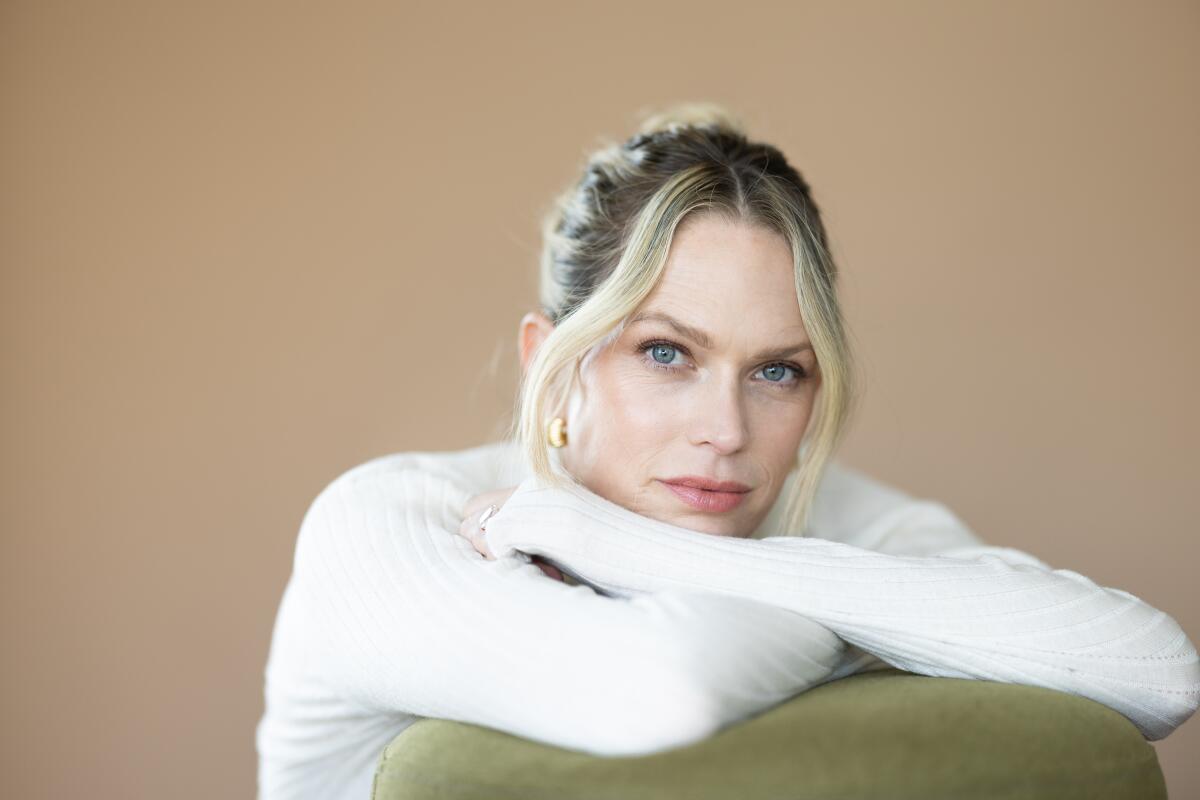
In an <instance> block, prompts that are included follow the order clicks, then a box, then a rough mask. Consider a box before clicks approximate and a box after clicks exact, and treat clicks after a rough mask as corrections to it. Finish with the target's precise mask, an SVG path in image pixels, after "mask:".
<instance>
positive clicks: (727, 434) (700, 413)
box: [689, 376, 750, 455]
mask: <svg viewBox="0 0 1200 800" xmlns="http://www.w3.org/2000/svg"><path fill="white" fill-rule="evenodd" d="M703 383H704V388H702V389H701V390H700V391H699V392H698V393H697V396H696V407H695V409H694V411H693V419H692V423H691V425H690V426H689V431H690V435H689V439H690V441H691V443H692V444H694V445H705V444H707V445H709V446H711V447H712V448H713V449H714V450H716V451H717V452H718V453H720V454H721V455H725V454H728V453H735V452H737V451H738V450H741V449H742V448H743V447H745V446H746V442H747V440H748V439H749V437H750V431H749V428H748V425H747V420H746V411H745V409H744V408H743V401H744V397H743V394H742V390H741V386H739V384H738V381H737V379H736V378H732V379H730V380H721V379H718V378H717V377H715V376H713V377H712V378H711V379H710V380H708V381H704V382H703Z"/></svg>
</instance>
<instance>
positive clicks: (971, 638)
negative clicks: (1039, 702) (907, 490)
mask: <svg viewBox="0 0 1200 800" xmlns="http://www.w3.org/2000/svg"><path fill="white" fill-rule="evenodd" d="M933 511H934V513H933V516H932V517H931V518H930V523H929V524H930V525H931V526H938V525H942V526H944V525H946V524H947V522H948V520H947V518H946V516H945V513H943V512H944V509H943V510H942V511H938V508H937V507H936V504H934V507H933ZM893 515H894V519H895V520H896V524H904V525H907V526H910V528H915V529H919V528H920V525H921V522H920V516H919V515H914V514H913V513H906V512H905V510H904V509H903V508H902V507H901V508H897V509H896V510H895V511H894V512H893ZM877 524H880V525H886V524H887V521H886V519H881V520H880V521H879V522H878V523H877ZM886 533H887V532H886V531H881V532H880V534H881V535H883V536H884V537H885V538H886ZM488 542H489V545H490V547H491V549H492V551H493V552H494V553H495V554H496V555H498V556H505V555H511V554H512V553H514V552H522V553H525V554H529V555H533V554H537V555H541V556H543V557H544V558H545V559H546V560H548V561H549V562H551V563H554V564H559V565H563V566H565V567H567V568H569V569H571V570H573V571H574V572H575V573H577V574H578V575H580V576H581V577H582V578H583V579H585V580H587V581H589V582H591V583H594V584H596V585H598V586H602V587H605V588H606V589H607V590H609V591H612V592H616V593H624V594H626V595H628V596H630V597H636V596H638V595H639V594H641V593H645V592H661V591H664V590H678V589H695V590H710V591H715V592H718V593H722V594H727V595H730V596H734V597H740V598H746V599H751V600H756V601H759V602H762V603H768V604H772V605H776V606H779V607H781V608H786V609H790V610H792V611H795V612H797V613H800V614H803V615H805V616H807V617H809V618H810V619H812V620H814V621H816V622H819V623H821V624H822V625H824V626H826V627H827V628H829V629H830V630H832V631H833V632H834V633H836V634H837V635H838V636H839V637H841V638H842V639H844V640H845V641H846V642H849V643H851V644H853V645H855V646H856V647H859V648H861V649H862V650H864V651H867V652H870V653H873V654H874V655H876V656H878V657H879V658H880V659H882V660H883V661H885V662H887V663H889V664H891V665H893V666H896V667H898V668H900V669H904V670H907V671H910V672H915V673H920V674H924V675H934V676H947V677H957V678H974V679H982V680H992V681H1000V682H1007V683H1021V684H1028V685H1034V686H1043V687H1046V688H1050V689H1055V690H1059V691H1063V692H1069V693H1072V694H1077V695H1081V696H1084V697H1087V698H1090V699H1092V700H1095V701H1097V702H1100V703H1102V704H1104V705H1107V706H1109V707H1111V708H1113V709H1115V710H1117V711H1119V712H1120V713H1122V714H1123V715H1125V716H1126V717H1127V718H1129V719H1130V720H1131V721H1132V722H1133V723H1134V724H1135V725H1137V727H1138V728H1139V730H1141V731H1142V734H1143V735H1144V737H1145V738H1146V739H1149V740H1157V739H1162V738H1163V737H1165V736H1167V735H1168V734H1169V733H1170V732H1171V731H1173V730H1175V728H1177V727H1178V726H1179V725H1181V724H1182V723H1183V722H1184V721H1185V720H1187V719H1188V718H1189V717H1190V716H1191V715H1192V714H1193V713H1195V711H1196V708H1197V703H1198V701H1200V663H1198V662H1197V654H1196V648H1195V646H1194V645H1193V643H1192V642H1191V641H1190V640H1189V639H1188V637H1187V636H1186V635H1185V634H1184V632H1183V630H1182V629H1181V628H1180V626H1179V624H1178V623H1177V622H1176V621H1175V620H1174V619H1173V618H1172V617H1170V616H1169V615H1167V614H1166V613H1164V612H1163V611H1160V610H1158V609H1156V608H1154V607H1152V606H1150V605H1149V604H1147V603H1146V602H1144V601H1142V600H1141V599H1139V598H1137V597H1135V596H1134V595H1132V594H1130V593H1128V592H1125V591H1121V590H1119V589H1112V588H1107V587H1103V586H1099V585H1097V584H1096V583H1094V582H1093V581H1091V580H1089V579H1088V578H1086V577H1084V576H1083V575H1080V574H1079V573H1076V572H1073V571H1071V570H1067V569H1050V568H1049V567H1048V566H1047V565H1045V564H1044V563H1043V562H1041V561H1039V560H1038V559H1036V558H1034V557H1033V556H1031V555H1029V554H1026V553H1022V552H1021V551H1018V550H1015V549H1012V548H1004V547H987V546H983V545H969V544H966V545H961V546H958V547H956V548H955V549H949V550H946V551H945V553H947V554H943V555H924V556H912V555H894V554H885V553H882V552H876V551H873V550H867V549H864V548H860V547H855V546H851V545H848V544H845V543H842V542H834V541H827V540H823V539H819V538H809V537H795V536H771V537H766V538H763V539H757V540H756V539H740V538H733V537H720V536H714V535H711V534H707V533H702V532H698V531H693V530H690V529H687V528H682V527H679V526H675V525H670V524H667V523H664V522H661V521H658V520H654V519H650V518H648V517H645V516H643V515H641V514H638V513H635V512H633V511H630V510H628V509H626V508H624V507H623V506H620V505H617V504H615V503H612V502H610V501H608V500H607V499H605V498H603V497H600V496H599V495H597V494H595V493H593V492H591V491H589V490H587V489H586V488H584V487H581V486H577V485H576V486H569V487H564V488H559V487H552V486H548V485H545V484H543V482H541V481H540V480H539V479H538V478H537V477H536V476H534V477H530V478H528V479H527V480H525V481H523V482H522V483H521V484H520V485H519V486H518V487H517V489H516V491H515V492H514V493H513V494H512V496H511V497H509V498H508V500H507V501H506V502H505V503H504V505H503V507H502V508H501V509H500V512H499V513H498V514H496V515H495V516H494V517H492V519H491V521H489V523H488Z"/></svg>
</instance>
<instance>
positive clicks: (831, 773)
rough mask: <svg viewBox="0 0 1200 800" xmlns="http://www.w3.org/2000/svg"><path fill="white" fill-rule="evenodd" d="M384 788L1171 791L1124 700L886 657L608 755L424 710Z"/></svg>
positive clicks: (545, 794)
mask: <svg viewBox="0 0 1200 800" xmlns="http://www.w3.org/2000/svg"><path fill="white" fill-rule="evenodd" d="M372 796H373V800H427V799H428V800H432V799H433V798H438V800H482V799H483V798H488V800H497V799H498V798H514V799H515V798H521V799H522V800H549V799H550V798H555V800H558V799H560V798H588V800H610V799H611V800H643V799H644V800H651V798H653V799H654V800H663V799H664V798H688V799H689V800H708V799H709V798H711V799H712V800H731V799H732V798H736V799H737V800H768V798H769V799H770V800H782V798H787V799H788V800H809V799H810V798H811V800H850V799H851V798H855V799H858V798H863V799H864V800H865V799H866V798H871V799H872V800H908V799H909V798H911V799H912V800H937V799H938V798H947V799H949V798H953V800H968V799H969V798H989V800H1001V799H1003V800H1018V798H1020V799H1022V800H1023V799H1024V798H1029V799H1030V800H1033V799H1034V798H1037V799H1038V800H1040V799H1041V798H1045V799H1046V800H1072V798H1079V800H1084V798H1086V800H1117V798H1129V799H1130V800H1132V799H1133V798H1137V800H1155V798H1166V796H1167V792H1166V786H1165V783H1164V781H1163V775H1162V770H1161V769H1160V767H1159V764H1158V758H1157V755H1156V753H1155V751H1154V747H1153V745H1151V744H1150V743H1149V742H1147V741H1146V740H1145V739H1144V738H1143V737H1142V735H1141V733H1140V732H1139V731H1138V729H1137V728H1136V727H1135V726H1134V725H1133V723H1132V722H1130V721H1129V720H1128V719H1126V718H1125V717H1124V716H1122V715H1121V714H1119V713H1117V712H1116V711H1113V710H1112V709H1110V708H1108V707H1106V706H1104V705H1101V704H1100V703H1097V702H1095V701H1092V700H1088V699H1087V698H1083V697H1079V696H1076V695H1071V694H1066V693H1063V692H1056V691H1052V690H1049V689H1043V688H1039V687H1033V686H1023V685H1017V684H1007V683H996V682H992V681H975V680H964V679H958V678H936V677H930V676H925V675H914V674H912V673H908V672H903V671H901V670H898V669H890V668H889V669H879V670H874V671H869V672H862V673H859V674H857V675H851V676H849V677H847V678H842V679H840V680H836V681H831V682H830V683H826V684H822V685H821V686H817V687H815V688H813V689H811V690H809V691H807V692H803V693H801V694H799V695H797V696H795V697H793V698H791V699H790V700H788V701H786V702H784V703H781V704H780V705H778V706H776V707H775V708H773V709H770V710H768V711H766V712H764V713H762V714H759V715H758V716H755V717H753V718H751V719H748V720H745V721H744V722H742V723H739V724H737V725H733V726H730V727H728V728H726V729H725V730H723V731H720V732H719V733H717V734H716V735H715V736H712V737H710V738H708V739H705V740H703V741H701V742H697V743H695V744H692V745H689V746H686V747H680V748H676V749H674V750H667V751H663V752H660V753H655V754H652V755H648V756H641V757H636V758H602V757H598V756H592V755H588V754H585V753H579V752H576V751H572V750H565V749H562V748H556V747H551V746H547V745H544V744H540V743H537V742H532V741H529V740H527V739H523V738H521V737H516V736H512V735H509V734H506V733H502V732H500V731H496V730H493V729H490V728H483V727H479V726H475V725H467V724H464V723H459V722H450V721H447V720H438V719H425V720H421V721H419V722H417V723H416V724H415V725H412V726H411V727H409V728H408V729H407V730H405V731H404V732H403V733H401V734H400V735H399V736H397V737H396V738H395V739H394V740H393V741H392V742H391V744H389V745H388V747H387V748H386V749H385V751H384V753H383V754H382V757H381V759H380V763H379V767H378V770H377V772H376V776H375V785H374V792H373V795H372Z"/></svg>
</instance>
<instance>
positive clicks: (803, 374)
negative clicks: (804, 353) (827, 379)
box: [637, 339, 808, 389]
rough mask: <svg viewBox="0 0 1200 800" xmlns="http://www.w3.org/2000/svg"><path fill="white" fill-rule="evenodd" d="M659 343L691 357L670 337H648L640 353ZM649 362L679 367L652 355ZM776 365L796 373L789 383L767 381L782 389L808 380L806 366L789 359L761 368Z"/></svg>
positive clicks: (671, 369) (659, 366)
mask: <svg viewBox="0 0 1200 800" xmlns="http://www.w3.org/2000/svg"><path fill="white" fill-rule="evenodd" d="M659 345H662V346H664V347H670V348H671V349H673V350H678V351H679V352H681V353H683V354H684V355H685V356H688V357H689V358H690V357H691V353H689V352H688V351H687V348H686V347H684V346H683V345H681V344H676V343H675V342H672V341H671V340H669V339H647V340H646V341H644V342H642V343H641V344H639V345H638V346H637V352H638V353H639V354H644V353H645V352H646V350H648V349H649V348H651V347H657V346H659ZM647 363H648V365H649V366H651V367H653V368H654V369H661V370H665V371H667V372H676V371H677V370H678V369H679V367H675V366H671V365H669V364H660V363H658V362H657V361H655V360H654V358H653V357H650V358H649V359H648V361H647ZM775 366H780V367H787V368H788V369H790V370H792V371H793V372H795V373H796V380H795V381H793V382H791V383H788V382H787V381H766V382H767V383H769V384H772V385H773V386H776V387H778V388H781V389H789V388H795V387H797V386H799V385H800V384H801V383H803V382H804V381H806V380H808V372H807V371H806V370H805V369H804V367H801V366H800V365H799V364H792V363H790V362H788V361H773V362H771V363H770V364H763V366H762V367H761V368H760V369H766V368H767V367H775Z"/></svg>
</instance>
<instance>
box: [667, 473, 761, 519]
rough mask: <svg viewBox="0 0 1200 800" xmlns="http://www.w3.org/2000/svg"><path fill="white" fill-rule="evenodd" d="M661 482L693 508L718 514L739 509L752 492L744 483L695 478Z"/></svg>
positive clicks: (689, 477) (672, 479) (671, 479)
mask: <svg viewBox="0 0 1200 800" xmlns="http://www.w3.org/2000/svg"><path fill="white" fill-rule="evenodd" d="M659 482H660V483H661V484H662V485H663V486H665V487H667V488H668V489H670V490H671V492H672V493H673V494H674V495H675V496H676V497H677V498H679V499H680V500H682V501H683V502H685V503H687V504H688V505H689V506H691V507H692V508H696V509H699V510H700V511H709V512H712V513H718V514H719V513H721V512H725V511H731V510H733V509H734V508H737V507H738V506H739V505H741V503H742V501H743V500H745V499H746V495H747V494H748V493H749V492H750V487H748V486H746V484H744V483H738V482H736V481H713V480H709V479H707V478H698V477H695V476H688V477H683V478H670V479H668V480H663V481H659ZM709 487H712V488H709Z"/></svg>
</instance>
